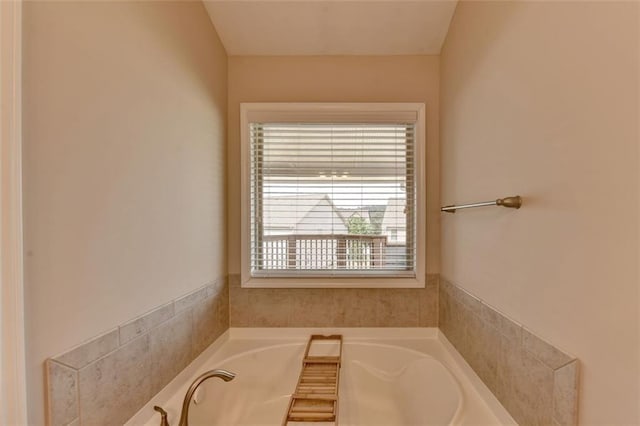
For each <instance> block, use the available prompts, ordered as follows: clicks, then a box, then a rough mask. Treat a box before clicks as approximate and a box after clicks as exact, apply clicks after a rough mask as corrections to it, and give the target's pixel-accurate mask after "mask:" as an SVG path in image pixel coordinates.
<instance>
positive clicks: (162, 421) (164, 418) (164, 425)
mask: <svg viewBox="0 0 640 426" xmlns="http://www.w3.org/2000/svg"><path fill="white" fill-rule="evenodd" d="M153 409H154V410H156V411H157V412H158V413H160V415H161V416H162V418H161V419H160V426H169V420H167V412H166V411H164V410H163V409H162V407H159V406H157V405H154V406H153Z"/></svg>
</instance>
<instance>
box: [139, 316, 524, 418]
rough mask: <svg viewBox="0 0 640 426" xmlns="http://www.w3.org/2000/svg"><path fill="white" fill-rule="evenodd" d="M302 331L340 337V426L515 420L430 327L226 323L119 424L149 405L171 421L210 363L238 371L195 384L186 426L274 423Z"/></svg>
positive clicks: (149, 414) (297, 362) (292, 375)
mask: <svg viewBox="0 0 640 426" xmlns="http://www.w3.org/2000/svg"><path fill="white" fill-rule="evenodd" d="M311 334H342V335H343V336H344V347H343V354H342V356H343V362H342V369H341V376H340V391H339V396H340V398H339V424H340V425H341V426H356V425H362V426H364V425H367V426H368V425H388V426H391V425H398V426H400V425H449V424H450V425H465V424H466V425H471V424H473V425H478V424H484V425H498V424H516V423H515V421H514V420H513V419H512V418H511V417H510V416H509V414H508V413H507V412H506V411H505V410H504V408H503V407H502V406H501V405H500V404H499V403H498V402H497V400H496V399H495V398H494V397H493V395H492V394H491V393H490V392H489V391H488V389H487V388H486V387H485V386H484V385H483V384H482V382H481V381H480V380H479V379H478V377H477V376H476V375H475V374H474V373H473V371H472V370H471V369H470V368H469V367H468V365H466V363H464V361H463V360H462V358H461V357H460V355H459V354H458V353H457V352H456V351H455V350H454V349H453V348H452V347H451V345H450V344H449V343H448V342H447V341H446V339H445V338H443V337H442V336H441V335H440V334H439V332H438V331H437V329H425V328H422V329H388V328H385V329H371V328H368V329H363V328H355V329H354V328H345V329H336V328H332V329H282V328H280V329H230V330H229V331H228V332H227V333H225V335H223V336H222V337H221V338H220V339H218V340H217V341H216V342H215V343H214V344H213V345H211V347H209V348H208V349H207V350H206V351H204V352H203V353H202V354H201V355H200V356H199V357H198V358H197V359H196V360H195V361H194V362H193V363H191V364H190V365H189V367H187V368H186V369H185V370H184V371H183V372H182V373H180V375H178V377H176V378H175V379H174V380H173V381H172V382H171V383H170V384H169V385H167V387H165V388H164V389H163V390H162V391H161V392H160V393H158V394H157V395H156V396H155V397H154V398H152V400H151V401H150V402H149V403H148V404H147V405H146V406H145V407H143V408H142V409H141V410H140V411H139V412H138V413H137V414H136V415H135V416H134V417H133V418H131V419H130V420H129V422H127V425H149V426H152V425H153V426H157V425H159V424H160V416H159V414H158V413H156V412H154V411H153V405H160V406H162V407H163V408H164V409H165V410H167V412H168V413H169V422H170V424H171V425H177V422H178V418H179V416H180V409H181V406H182V399H183V397H184V394H185V392H186V389H187V388H188V386H189V385H190V384H191V382H192V381H193V380H194V379H195V378H196V377H197V376H198V375H199V374H201V373H202V372H204V371H207V370H210V369H214V368H224V369H227V370H230V371H233V372H235V373H236V374H237V376H236V378H235V379H234V380H232V381H230V382H223V381H222V380H220V379H216V378H212V379H209V380H208V381H206V382H204V383H203V384H202V385H201V386H200V390H199V391H198V392H197V393H196V396H195V398H194V399H195V402H192V405H191V408H190V416H189V424H190V425H191V426H203V425H281V424H282V421H283V418H284V416H285V413H286V410H287V406H288V403H289V397H290V396H291V393H292V392H293V390H294V389H295V386H296V382H297V378H298V375H299V373H300V368H301V361H302V356H303V352H304V348H305V346H306V342H307V339H308V337H309V335H311ZM321 424H323V423H315V425H321ZM330 424H333V423H330Z"/></svg>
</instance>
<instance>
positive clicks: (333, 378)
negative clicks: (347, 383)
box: [282, 334, 342, 426]
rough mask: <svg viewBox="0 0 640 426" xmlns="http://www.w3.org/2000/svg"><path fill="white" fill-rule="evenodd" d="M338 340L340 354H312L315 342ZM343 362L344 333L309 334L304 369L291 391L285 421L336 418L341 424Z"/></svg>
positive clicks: (324, 420)
mask: <svg viewBox="0 0 640 426" xmlns="http://www.w3.org/2000/svg"><path fill="white" fill-rule="evenodd" d="M327 340H335V341H337V342H338V343H339V346H338V347H339V352H338V356H311V355H309V350H310V349H311V345H312V344H313V342H314V341H315V342H317V341H327ZM341 362H342V335H332V336H322V335H318V334H314V335H312V336H311V337H310V338H309V342H308V343H307V349H306V350H305V352H304V358H303V359H302V370H301V371H300V377H299V378H298V384H297V385H296V390H295V392H294V393H293V394H292V395H291V401H290V402H289V408H288V409H287V415H286V416H285V419H284V422H283V423H282V424H283V425H284V426H286V425H287V424H288V423H289V422H303V423H304V422H333V423H334V424H335V425H337V424H338V389H339V388H338V386H339V383H340V365H341Z"/></svg>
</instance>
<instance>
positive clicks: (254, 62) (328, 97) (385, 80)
mask: <svg viewBox="0 0 640 426" xmlns="http://www.w3.org/2000/svg"><path fill="white" fill-rule="evenodd" d="M439 84H440V83H439V58H438V57H437V56H376V57H374V56H323V57H316V56H302V57H291V56H279V57H268V56H259V57H258V56H232V57H230V58H229V141H228V152H227V158H228V161H229V166H230V167H229V176H228V202H229V204H228V219H229V234H228V236H229V241H228V248H229V273H239V272H240V192H241V191H240V103H241V102H424V103H425V104H426V112H427V150H426V151H427V205H428V209H427V210H428V211H427V262H426V266H427V272H429V273H435V272H438V265H439V254H440V248H439V244H440V239H439V234H440V229H439V228H440V222H439V219H440V214H439V212H438V209H437V206H438V204H439V202H440V201H439V166H438V163H439V161H438V158H439V152H438V138H439V136H438V113H439V106H438V102H439V99H438V98H439V94H438V90H439Z"/></svg>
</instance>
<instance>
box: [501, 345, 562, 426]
mask: <svg viewBox="0 0 640 426" xmlns="http://www.w3.org/2000/svg"><path fill="white" fill-rule="evenodd" d="M495 394H496V397H497V398H498V400H499V401H500V402H501V403H502V405H503V406H504V407H505V408H506V409H507V411H509V413H510V414H511V415H512V416H513V418H514V419H515V420H516V421H517V422H518V423H519V424H521V425H549V424H551V422H552V418H553V415H552V412H553V401H552V396H553V370H551V369H550V368H549V367H548V366H546V365H545V364H543V363H542V362H540V361H539V360H538V359H536V358H535V357H534V356H533V355H531V354H530V353H528V352H527V351H525V350H523V349H522V346H521V345H520V344H518V343H517V342H514V341H513V340H511V339H508V338H506V337H504V336H501V337H500V349H499V352H498V365H497V376H496V392H495Z"/></svg>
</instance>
